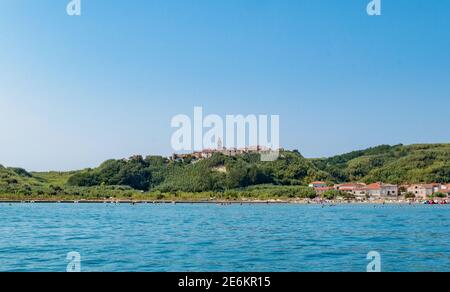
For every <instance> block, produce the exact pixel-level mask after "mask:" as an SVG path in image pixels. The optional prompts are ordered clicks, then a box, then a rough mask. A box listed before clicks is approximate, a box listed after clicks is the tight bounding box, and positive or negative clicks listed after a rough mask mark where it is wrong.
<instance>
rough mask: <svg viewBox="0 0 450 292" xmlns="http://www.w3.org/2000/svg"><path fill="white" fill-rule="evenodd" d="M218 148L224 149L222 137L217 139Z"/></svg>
mask: <svg viewBox="0 0 450 292" xmlns="http://www.w3.org/2000/svg"><path fill="white" fill-rule="evenodd" d="M217 150H223V145H222V139H221V138H220V137H219V138H218V139H217Z"/></svg>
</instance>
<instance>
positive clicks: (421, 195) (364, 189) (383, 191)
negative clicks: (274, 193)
mask: <svg viewBox="0 0 450 292" xmlns="http://www.w3.org/2000/svg"><path fill="white" fill-rule="evenodd" d="M309 186H310V187H311V188H314V189H315V191H316V192H317V194H318V195H321V194H323V193H325V192H326V191H329V190H338V191H343V192H347V193H350V194H352V195H354V196H355V198H359V199H365V198H373V199H381V198H398V197H400V196H403V195H405V194H407V193H410V194H414V196H415V197H416V198H417V199H427V198H429V196H432V195H433V194H436V193H443V194H446V195H447V197H449V196H450V184H439V183H432V184H413V185H393V184H386V183H382V182H376V183H372V184H365V183H358V182H357V183H344V184H336V185H334V186H329V185H328V184H327V183H325V182H323V181H315V182H312V183H310V184H309Z"/></svg>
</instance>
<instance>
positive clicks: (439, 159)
mask: <svg viewBox="0 0 450 292" xmlns="http://www.w3.org/2000/svg"><path fill="white" fill-rule="evenodd" d="M312 162H313V164H314V165H315V166H316V167H317V168H318V169H320V170H322V171H324V172H326V173H329V174H330V175H331V176H332V177H333V178H334V180H335V181H336V182H344V181H363V182H367V183H371V182H376V181H383V182H387V183H395V184H402V183H421V182H422V183H427V182H441V183H448V182H449V181H450V144H417V145H409V146H404V145H395V146H388V145H382V146H378V147H374V148H369V149H366V150H361V151H354V152H350V153H347V154H343V155H337V156H334V157H330V158H324V159H313V160H312Z"/></svg>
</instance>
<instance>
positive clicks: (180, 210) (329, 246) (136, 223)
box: [0, 203, 450, 272]
mask: <svg viewBox="0 0 450 292" xmlns="http://www.w3.org/2000/svg"><path fill="white" fill-rule="evenodd" d="M374 263H375V264H376V267H375V269H378V270H380V271H386V272H396V271H406V272H413V271H447V272H448V271H450V206H448V205H447V206H445V205H407V204H405V205H400V204H387V205H381V204H377V205H371V204H343V205H296V204H243V205H241V204H232V205H217V204H135V205H132V204H110V203H105V204H101V203H99V204H81V203H80V204H63V203H61V204H36V203H35V204H26V203H23V204H9V203H1V204H0V271H31V272H40V271H54V272H66V271H81V272H89V271H93V272H95V271H112V272H121V271H131V272H133V271H149V272H152V271H158V272H164V271H170V272H200V271H202V272H209V271H211V272H214V271H227V272H284V271H289V272H302V271H306V272H309V271H313V272H315V271H318V272H321V271H323V272H328V271H332V272H333V271H334V272H341V271H354V272H366V271H368V270H373V269H374Z"/></svg>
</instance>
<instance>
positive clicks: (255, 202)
mask: <svg viewBox="0 0 450 292" xmlns="http://www.w3.org/2000/svg"><path fill="white" fill-rule="evenodd" d="M0 204H131V205H143V204H153V205H167V204H205V205H207V204H211V205H281V204H290V205H424V203H423V202H422V201H411V202H410V201H403V200H399V201H392V200H389V201H384V200H376V201H322V202H321V201H306V200H238V201H231V200H230V201H228V200H208V201H206V200H205V201H202V200H180V201H170V200H2V199H0ZM434 205H448V204H434Z"/></svg>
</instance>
